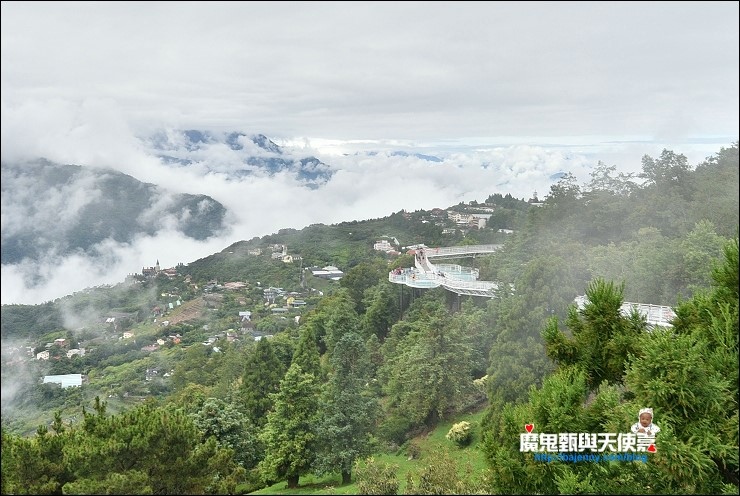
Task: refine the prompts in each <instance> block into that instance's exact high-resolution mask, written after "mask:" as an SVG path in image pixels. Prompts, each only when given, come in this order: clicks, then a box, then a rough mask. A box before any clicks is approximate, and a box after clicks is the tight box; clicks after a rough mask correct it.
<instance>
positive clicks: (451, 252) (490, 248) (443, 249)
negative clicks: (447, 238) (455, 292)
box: [424, 245, 504, 259]
mask: <svg viewBox="0 0 740 496" xmlns="http://www.w3.org/2000/svg"><path fill="white" fill-rule="evenodd" d="M503 246H504V245H467V246H440V247H439V248H424V255H426V258H439V259H444V258H460V257H474V256H475V255H482V254H490V253H493V252H495V251H496V250H499V249H501V248H502V247H503Z"/></svg>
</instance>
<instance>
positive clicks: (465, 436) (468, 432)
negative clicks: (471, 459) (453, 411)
mask: <svg viewBox="0 0 740 496" xmlns="http://www.w3.org/2000/svg"><path fill="white" fill-rule="evenodd" d="M445 437H446V438H447V439H449V440H450V441H452V442H454V443H455V444H457V445H458V446H467V445H468V444H470V441H471V440H472V439H473V431H472V429H471V425H470V422H468V421H466V420H463V421H462V422H458V423H457V424H455V425H453V426H452V428H451V429H450V430H449V432H447V435H446V436H445Z"/></svg>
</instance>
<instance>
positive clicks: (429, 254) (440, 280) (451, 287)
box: [388, 245, 502, 298]
mask: <svg viewBox="0 0 740 496" xmlns="http://www.w3.org/2000/svg"><path fill="white" fill-rule="evenodd" d="M501 246H502V245H468V246H446V247H440V248H428V247H420V248H418V249H415V250H414V251H415V259H414V267H412V268H402V269H396V270H394V271H391V272H390V273H389V274H388V280H389V281H390V282H392V283H395V284H405V285H406V286H409V287H411V288H423V289H429V288H438V287H440V286H442V287H443V288H445V289H446V290H448V291H452V292H453V293H457V294H461V295H471V296H485V297H488V298H493V297H494V292H495V291H496V289H497V288H498V286H497V285H496V283H494V282H491V281H478V269H475V268H471V267H464V266H462V265H456V264H433V263H432V262H431V261H430V258H439V259H444V258H459V257H469V256H475V255H477V254H483V253H493V252H494V251H496V250H498V249H499V248H501Z"/></svg>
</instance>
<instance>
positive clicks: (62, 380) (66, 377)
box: [44, 374, 82, 388]
mask: <svg viewBox="0 0 740 496" xmlns="http://www.w3.org/2000/svg"><path fill="white" fill-rule="evenodd" d="M48 383H53V384H59V385H61V386H62V388H68V387H73V386H82V374H63V375H45V376H44V384H48Z"/></svg>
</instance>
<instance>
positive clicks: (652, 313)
mask: <svg viewBox="0 0 740 496" xmlns="http://www.w3.org/2000/svg"><path fill="white" fill-rule="evenodd" d="M587 301H588V300H587V299H586V296H585V295H582V296H576V299H575V302H576V305H578V309H579V310H581V309H583V307H584V306H585V305H586V302H587ZM619 310H620V312H621V313H622V315H624V316H628V315H629V314H630V313H632V310H637V311H638V313H640V315H642V316H644V317H645V320H647V323H648V324H650V325H654V326H655V325H657V326H661V327H673V324H671V321H672V320H673V319H675V318H676V312H674V311H673V309H672V308H671V307H669V306H665V305H651V304H649V303H632V302H629V301H625V302H624V303H622V306H621V307H620V308H619Z"/></svg>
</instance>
